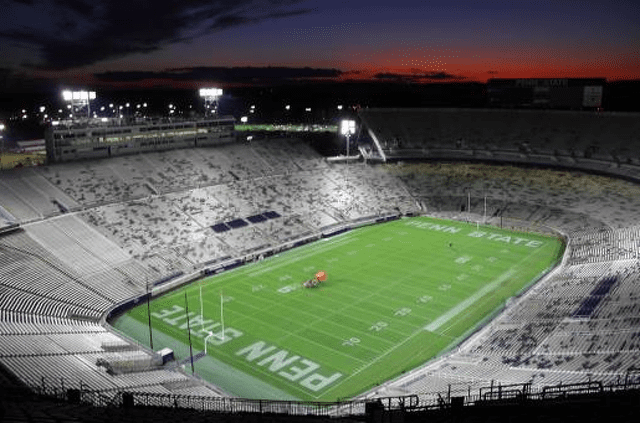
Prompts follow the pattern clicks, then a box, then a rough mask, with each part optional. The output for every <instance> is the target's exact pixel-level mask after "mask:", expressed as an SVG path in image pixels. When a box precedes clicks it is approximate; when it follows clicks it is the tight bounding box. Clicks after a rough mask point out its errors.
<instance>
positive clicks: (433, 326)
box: [424, 269, 515, 332]
mask: <svg viewBox="0 0 640 423" xmlns="http://www.w3.org/2000/svg"><path fill="white" fill-rule="evenodd" d="M514 273H515V272H514V270H513V269H509V270H507V271H506V272H504V273H503V274H502V275H501V276H500V277H499V278H498V279H496V280H494V281H493V282H491V283H489V284H487V285H485V286H483V287H482V288H480V289H479V290H478V291H476V292H475V293H474V294H473V295H471V296H470V297H467V299H466V300H464V301H461V302H459V303H458V304H457V305H455V306H454V307H452V308H450V309H449V310H448V311H447V312H445V313H444V314H441V315H440V317H438V318H437V319H436V320H434V321H433V322H431V323H429V324H428V325H427V326H425V327H424V330H427V331H429V332H435V331H436V330H438V329H439V328H440V326H442V325H444V324H445V323H447V322H448V321H449V320H451V319H452V318H453V317H455V316H457V315H458V314H459V313H460V312H461V311H462V310H464V309H466V308H467V307H469V306H470V305H472V304H473V303H475V302H476V301H478V300H479V299H480V298H482V297H483V296H485V295H486V294H488V293H489V292H491V291H493V290H494V289H495V287H496V286H497V285H499V284H500V283H502V282H503V281H504V280H505V279H507V278H508V277H510V276H511V275H513V274H514Z"/></svg>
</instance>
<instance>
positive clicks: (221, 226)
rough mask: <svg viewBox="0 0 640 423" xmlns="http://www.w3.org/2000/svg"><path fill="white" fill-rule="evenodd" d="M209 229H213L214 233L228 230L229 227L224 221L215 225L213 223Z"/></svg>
mask: <svg viewBox="0 0 640 423" xmlns="http://www.w3.org/2000/svg"><path fill="white" fill-rule="evenodd" d="M211 229H213V231H214V232H216V233H221V232H226V231H228V230H230V229H231V228H230V227H228V226H227V225H225V224H224V223H218V224H216V225H213V226H212V227H211Z"/></svg>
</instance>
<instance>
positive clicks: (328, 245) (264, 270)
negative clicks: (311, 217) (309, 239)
mask: <svg viewBox="0 0 640 423" xmlns="http://www.w3.org/2000/svg"><path fill="white" fill-rule="evenodd" d="M334 238H335V241H333V239H334ZM334 238H326V239H327V240H331V241H327V242H326V243H323V244H318V245H320V246H321V247H318V248H311V249H309V250H308V251H305V252H304V253H301V254H300V255H299V256H295V255H294V254H293V252H290V254H291V257H290V258H289V260H285V261H283V262H281V263H279V264H273V265H271V266H264V267H263V268H261V269H260V270H257V271H255V272H252V273H249V276H250V277H255V276H259V275H261V274H263V273H267V272H270V271H272V270H274V269H277V268H279V267H285V266H291V264H292V263H295V262H297V261H300V260H304V259H307V258H309V257H313V256H315V255H318V254H319V253H321V252H323V251H327V250H331V249H333V248H335V247H337V246H339V245H340V246H341V245H343V244H348V243H350V242H353V241H357V240H358V238H336V237H334ZM274 257H276V256H274ZM262 264H263V265H264V264H265V263H262Z"/></svg>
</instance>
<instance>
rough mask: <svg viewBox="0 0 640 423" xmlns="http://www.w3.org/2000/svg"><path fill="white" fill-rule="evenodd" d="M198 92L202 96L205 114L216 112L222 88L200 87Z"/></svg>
mask: <svg viewBox="0 0 640 423" xmlns="http://www.w3.org/2000/svg"><path fill="white" fill-rule="evenodd" d="M199 93H200V97H202V98H204V114H205V116H206V115H207V114H209V113H210V114H216V113H218V110H217V109H218V99H219V98H220V97H221V96H222V88H200V91H199ZM211 109H213V110H211Z"/></svg>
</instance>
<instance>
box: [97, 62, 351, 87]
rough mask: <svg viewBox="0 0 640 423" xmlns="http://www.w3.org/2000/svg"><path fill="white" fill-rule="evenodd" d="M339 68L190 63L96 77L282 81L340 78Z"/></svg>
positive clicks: (113, 80)
mask: <svg viewBox="0 0 640 423" xmlns="http://www.w3.org/2000/svg"><path fill="white" fill-rule="evenodd" d="M341 74H342V72H341V71H339V70H337V69H315V68H308V67H305V68H288V67H204V66H203V67H188V68H175V69H167V70H165V71H161V72H147V71H125V72H101V73H96V74H94V77H95V78H96V79H97V80H99V81H101V82H105V83H117V82H141V81H145V80H150V81H152V80H165V81H166V80H168V81H175V82H184V81H194V82H195V81H213V82H220V83H255V82H281V81H290V80H297V79H317V78H337V77H339V76H340V75H341Z"/></svg>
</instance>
